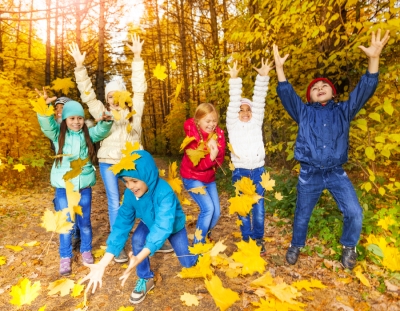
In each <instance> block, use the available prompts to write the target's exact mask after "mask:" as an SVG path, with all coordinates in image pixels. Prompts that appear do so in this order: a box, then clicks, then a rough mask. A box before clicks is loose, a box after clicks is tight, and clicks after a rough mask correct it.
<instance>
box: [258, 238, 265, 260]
mask: <svg viewBox="0 0 400 311" xmlns="http://www.w3.org/2000/svg"><path fill="white" fill-rule="evenodd" d="M256 244H257V246H260V247H261V250H260V255H261V256H264V255H265V253H266V252H267V250H266V249H265V244H264V239H256Z"/></svg>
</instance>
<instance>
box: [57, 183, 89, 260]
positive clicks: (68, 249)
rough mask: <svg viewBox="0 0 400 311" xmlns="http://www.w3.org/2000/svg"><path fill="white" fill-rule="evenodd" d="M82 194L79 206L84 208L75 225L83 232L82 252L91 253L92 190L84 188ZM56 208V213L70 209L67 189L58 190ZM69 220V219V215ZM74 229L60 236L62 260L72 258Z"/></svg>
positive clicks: (76, 216) (76, 218)
mask: <svg viewBox="0 0 400 311" xmlns="http://www.w3.org/2000/svg"><path fill="white" fill-rule="evenodd" d="M79 193H80V194H81V200H80V201H79V206H81V207H82V214H83V215H82V216H80V215H78V214H76V215H75V223H76V224H77V226H78V228H79V230H80V232H81V248H80V252H81V253H83V252H89V251H91V250H92V224H91V222H90V213H91V209H92V188H90V187H89V188H84V189H81V190H79ZM54 207H55V210H56V211H61V210H63V209H65V208H68V201H67V194H66V191H65V188H56V193H55V199H54ZM68 220H69V221H71V219H70V218H69V213H68ZM73 230H74V229H72V230H71V231H70V232H69V233H63V234H60V247H59V252H60V257H61V258H72V244H71V235H72V234H73Z"/></svg>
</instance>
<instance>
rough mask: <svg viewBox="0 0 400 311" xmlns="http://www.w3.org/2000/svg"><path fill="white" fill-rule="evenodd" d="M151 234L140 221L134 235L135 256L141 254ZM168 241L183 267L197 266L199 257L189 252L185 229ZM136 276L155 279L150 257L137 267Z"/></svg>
mask: <svg viewBox="0 0 400 311" xmlns="http://www.w3.org/2000/svg"><path fill="white" fill-rule="evenodd" d="M149 233H150V231H149V229H148V228H147V226H146V225H145V224H144V223H143V222H142V221H140V222H139V224H138V226H137V228H136V230H135V231H134V232H133V234H132V250H133V254H134V255H137V254H139V253H140V251H141V250H142V249H143V247H144V245H145V243H146V237H147V235H148V234H149ZM168 240H169V242H170V243H171V246H172V248H173V249H174V251H175V254H176V256H177V257H178V259H179V262H180V263H181V265H182V266H183V267H185V268H189V267H192V266H194V265H195V264H196V262H197V257H198V255H193V254H191V253H190V252H189V249H188V246H189V241H188V238H187V233H186V228H185V227H183V229H182V230H180V231H178V232H176V233H174V234H171V235H170V236H169V238H168ZM136 274H137V276H138V277H140V278H142V279H150V278H153V277H154V273H153V271H151V270H150V258H149V257H147V258H146V259H145V260H143V261H142V262H141V263H140V264H138V265H137V267H136Z"/></svg>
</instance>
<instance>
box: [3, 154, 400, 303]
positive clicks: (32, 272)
mask: <svg viewBox="0 0 400 311" xmlns="http://www.w3.org/2000/svg"><path fill="white" fill-rule="evenodd" d="M157 164H158V166H159V168H160V169H165V170H168V163H166V162H165V161H164V160H162V159H157ZM97 173H98V171H97ZM43 185H44V186H43ZM121 190H123V187H121ZM53 195H54V191H53V189H52V187H51V186H50V185H49V183H48V182H47V180H44V181H43V183H41V184H40V185H39V184H38V185H37V186H36V187H35V188H34V189H31V190H29V191H26V192H25V193H21V192H19V193H17V192H5V191H3V192H2V193H1V194H0V228H1V233H0V256H4V257H6V263H5V264H3V265H0V310H16V309H17V307H15V306H13V305H11V304H10V300H11V296H10V291H11V287H12V286H14V285H16V284H17V283H18V281H19V280H20V279H21V278H29V279H30V280H31V282H32V283H33V282H37V281H40V284H41V290H40V295H39V296H38V297H37V298H36V299H35V300H34V301H33V303H32V304H31V305H29V306H22V307H21V308H19V310H35V311H36V310H38V309H39V308H40V307H43V306H44V305H46V308H45V310H46V311H48V310H74V309H75V308H76V307H77V305H78V304H79V303H81V302H82V301H83V297H82V296H80V297H77V298H73V297H71V296H70V295H66V296H64V297H60V296H59V295H54V296H48V292H49V290H48V289H47V287H48V285H49V284H50V283H51V282H54V281H56V280H58V279H60V278H61V276H60V275H59V273H58V269H59V255H58V237H57V236H53V238H52V239H51V242H50V245H49V247H48V248H46V246H47V244H48V242H49V240H50V238H51V233H50V232H46V231H45V230H44V229H43V228H42V227H40V223H41V217H42V215H43V212H44V211H45V210H46V209H50V210H53V205H52V199H53ZM186 196H187V197H188V198H189V195H187V193H186ZM228 199H229V197H228V194H227V193H220V202H221V218H220V220H219V223H218V225H217V226H216V228H215V230H213V232H212V238H213V239H214V240H216V241H218V240H224V244H225V245H227V249H226V250H225V254H226V255H228V256H230V255H232V253H233V252H235V251H236V250H237V246H236V245H235V243H237V242H239V241H240V238H238V237H237V233H238V232H239V228H238V226H237V224H236V216H235V215H230V214H229V210H228V201H227V200H228ZM184 210H185V212H186V214H187V215H188V216H189V217H188V218H189V220H188V221H187V229H188V233H189V235H193V234H194V231H195V222H196V218H197V215H198V208H197V205H196V204H194V202H193V201H192V204H191V205H190V206H184ZM190 216H192V217H190ZM91 218H92V227H93V251H95V250H98V249H100V247H101V246H104V245H105V241H106V239H107V236H108V233H109V224H108V213H107V198H106V195H105V191H104V187H103V183H102V180H101V178H100V176H98V182H97V184H96V186H94V188H93V201H92V216H91ZM279 221H281V219H278V218H276V217H274V216H272V215H267V217H266V222H265V240H266V247H267V255H266V256H265V257H263V258H264V259H265V261H266V262H267V266H266V271H269V272H270V273H271V275H272V276H273V277H274V278H275V279H277V280H278V279H279V280H280V281H284V282H285V283H287V284H291V283H293V282H294V281H299V280H311V279H317V280H320V281H321V282H322V283H323V284H324V285H325V286H326V288H324V289H314V290H312V291H306V290H304V289H303V290H301V293H302V296H301V297H299V298H298V299H297V301H300V302H301V303H303V304H305V305H306V306H305V307H304V310H324V311H329V310H344V311H349V310H390V311H396V310H400V301H399V294H400V293H399V290H398V288H396V286H395V288H394V291H392V292H391V291H389V290H387V291H386V292H385V293H381V292H379V291H378V290H377V287H378V286H379V281H378V280H377V278H374V277H371V276H370V275H368V274H366V273H364V276H366V277H367V279H368V280H369V282H370V284H371V287H367V286H365V285H363V284H362V283H361V282H360V281H359V279H358V278H357V277H356V276H355V274H354V272H353V273H351V272H349V271H345V270H343V269H342V268H341V266H340V264H339V263H338V262H336V261H329V260H326V259H323V258H320V257H319V256H318V255H317V254H315V253H313V254H311V256H308V255H306V254H303V253H302V254H301V255H300V258H299V261H298V263H297V264H296V265H295V266H289V265H288V264H287V263H286V262H285V259H284V257H285V252H286V248H287V246H288V245H289V242H290V232H291V228H290V227H289V225H286V226H283V227H282V226H278V225H277V223H278V222H279ZM31 241H37V242H39V243H40V244H39V245H38V246H32V247H27V246H23V250H22V251H19V252H15V251H13V250H11V249H9V248H6V247H5V245H20V246H22V245H23V244H24V243H27V242H31ZM316 242H317V241H313V240H311V241H308V243H316ZM130 249H131V246H130V244H129V242H128V243H127V245H126V250H127V251H129V250H130ZM326 251H327V252H329V251H330V250H329V249H328V250H326ZM151 266H152V269H153V271H154V273H155V275H156V277H155V281H156V286H155V288H154V290H152V292H150V293H149V294H148V296H147V297H146V299H145V300H144V301H143V302H142V303H141V304H139V305H136V306H134V307H135V308H134V310H163V311H172V310H174V311H178V310H195V309H197V310H218V308H217V307H216V305H215V303H214V300H213V298H212V297H211V295H210V294H209V293H208V291H207V289H206V287H205V284H204V280H203V279H202V278H197V279H181V278H179V277H178V276H177V274H178V273H179V272H180V271H181V266H180V264H179V261H178V259H177V258H176V257H174V255H173V253H168V254H161V253H156V254H155V255H154V256H153V257H152V258H151ZM72 269H73V274H72V275H70V276H69V277H68V278H69V279H71V280H73V281H75V282H76V281H78V280H79V279H80V278H82V277H84V276H85V275H86V274H87V273H88V271H89V270H88V269H87V268H86V267H84V266H83V265H82V264H81V257H80V254H79V252H78V253H77V252H75V256H74V258H73V264H72ZM372 269H374V268H373V267H372ZM376 269H378V268H376ZM123 271H124V268H123V267H122V265H121V264H118V263H115V262H112V263H111V264H110V266H109V267H108V268H107V270H106V273H105V276H104V278H103V287H102V288H101V289H99V290H97V291H96V293H95V294H94V295H91V294H89V295H88V297H87V301H88V310H110V311H111V310H112V311H114V310H118V309H119V308H120V307H121V306H125V307H127V306H131V304H130V303H129V300H128V299H129V295H130V293H131V291H132V289H133V287H134V285H135V282H136V276H134V274H132V275H131V277H130V278H129V279H128V281H127V282H126V284H125V287H123V288H122V287H121V286H120V282H119V280H118V277H119V276H120V275H122V273H123ZM214 273H215V274H216V275H218V276H219V277H220V278H221V280H222V284H223V286H224V287H226V288H230V289H232V290H233V291H235V292H237V293H239V294H240V300H239V301H237V302H235V303H234V304H233V305H232V306H231V307H230V308H229V309H228V310H255V309H256V307H255V306H254V305H253V304H252V302H258V301H259V300H260V298H259V297H258V296H257V294H256V292H255V290H254V288H253V287H251V286H250V283H251V281H253V280H255V279H256V278H258V277H260V276H261V275H260V274H258V273H255V274H254V275H251V276H249V275H247V276H238V277H236V278H228V277H227V276H226V275H225V273H224V272H222V271H221V270H219V269H218V268H216V269H215V271H214ZM185 292H186V293H190V294H194V295H196V296H197V298H198V299H199V301H200V303H199V305H198V306H197V307H196V306H191V307H188V306H186V305H184V304H183V303H182V301H181V300H180V296H181V295H183V294H184V293H185ZM221 298H222V297H221Z"/></svg>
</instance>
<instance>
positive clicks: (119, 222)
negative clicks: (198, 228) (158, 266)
mask: <svg viewBox="0 0 400 311" xmlns="http://www.w3.org/2000/svg"><path fill="white" fill-rule="evenodd" d="M134 153H137V154H138V155H140V156H141V157H140V158H139V159H137V160H136V161H135V164H136V169H135V170H122V171H121V172H120V173H119V174H118V177H119V178H120V179H122V177H124V176H126V177H131V178H136V179H139V180H141V181H143V182H145V183H146V185H147V187H148V190H147V192H146V193H145V194H144V195H142V196H141V197H140V198H137V197H135V195H134V194H133V192H132V191H131V190H129V189H125V192H124V200H123V202H122V205H121V207H120V208H119V210H118V216H117V219H116V220H115V223H114V226H113V227H112V231H111V233H110V236H109V237H108V239H107V252H108V253H112V254H113V255H114V256H118V255H119V253H120V252H121V250H122V248H123V247H124V245H125V242H126V240H127V239H128V235H129V232H130V231H131V230H132V227H133V224H134V223H135V219H136V218H140V220H141V221H142V222H143V223H144V224H145V225H146V226H147V228H148V229H149V231H150V232H149V234H148V235H147V238H146V243H145V245H144V247H145V248H148V249H149V250H150V252H151V254H150V255H153V254H154V252H155V251H157V250H158V249H160V248H161V246H162V245H163V244H164V242H165V240H166V239H167V238H168V237H169V236H170V235H171V234H173V233H176V232H178V231H180V230H182V229H183V228H184V227H185V221H186V217H185V214H184V213H183V210H182V207H181V204H180V203H179V200H178V198H177V197H176V195H175V193H174V191H173V190H172V188H171V186H170V185H169V184H168V183H167V182H166V181H165V180H163V179H161V178H160V177H159V173H158V168H157V166H156V163H155V162H154V159H153V157H152V156H151V155H150V153H148V152H147V151H145V150H137V151H134V152H133V153H132V154H134Z"/></svg>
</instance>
